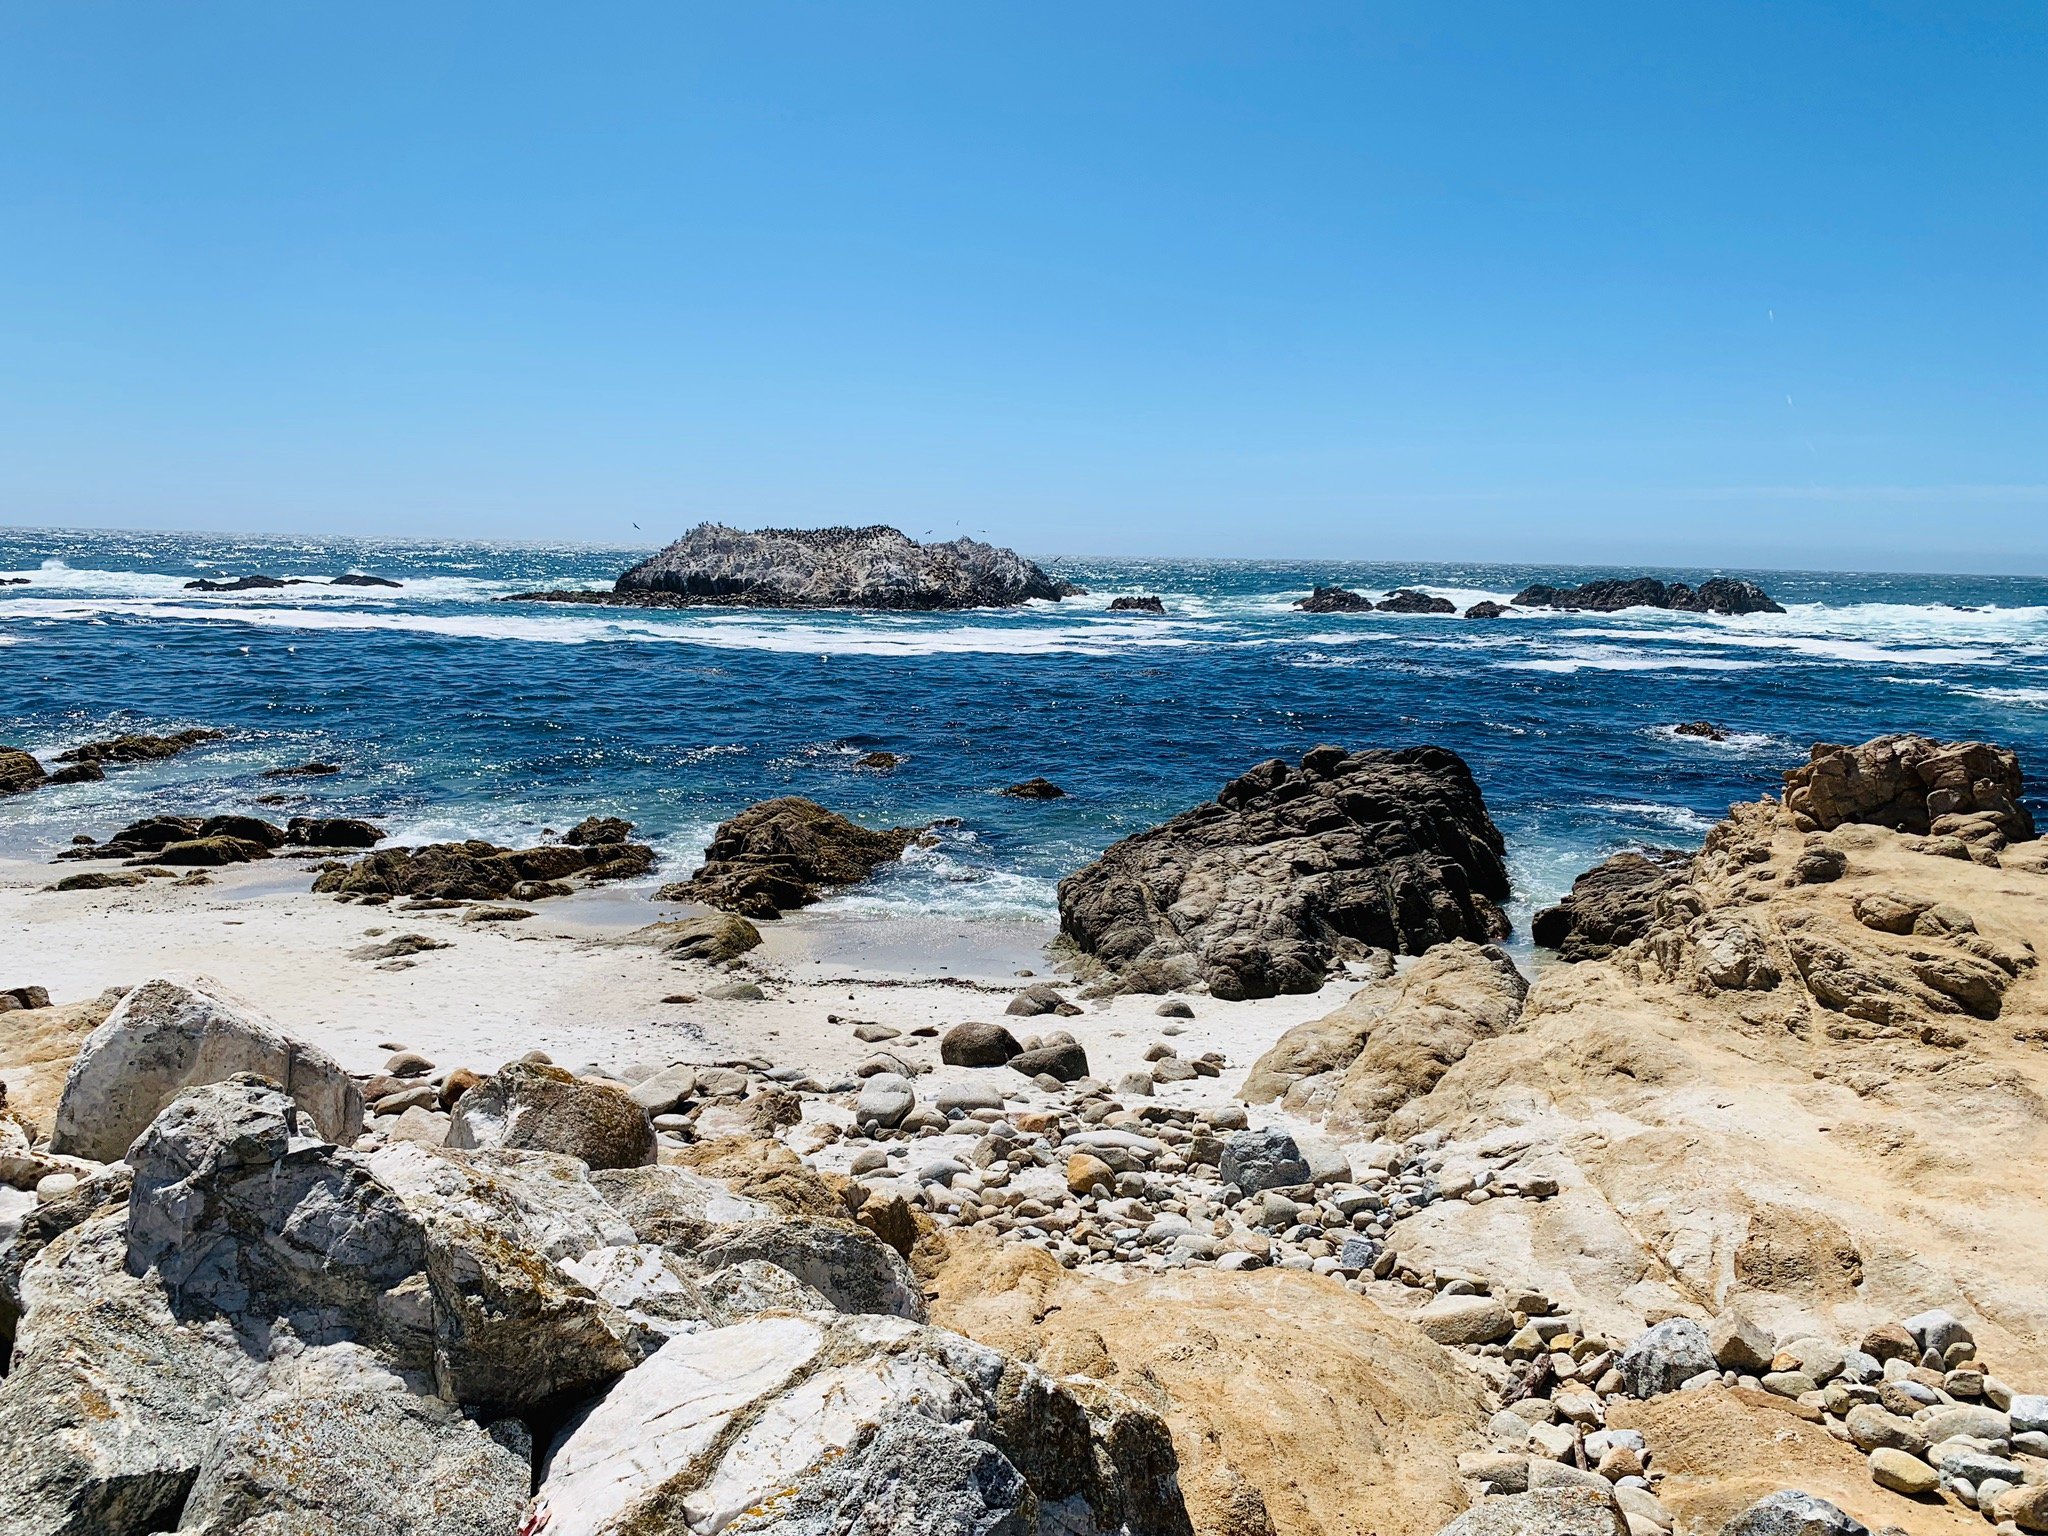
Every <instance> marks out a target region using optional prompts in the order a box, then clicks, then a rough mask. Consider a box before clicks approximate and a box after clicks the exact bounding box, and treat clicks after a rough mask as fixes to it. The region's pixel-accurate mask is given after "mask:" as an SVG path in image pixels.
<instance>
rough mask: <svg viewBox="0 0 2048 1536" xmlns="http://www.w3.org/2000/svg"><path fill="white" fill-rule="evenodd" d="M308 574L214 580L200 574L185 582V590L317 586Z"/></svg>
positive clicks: (220, 590) (241, 589) (253, 589)
mask: <svg viewBox="0 0 2048 1536" xmlns="http://www.w3.org/2000/svg"><path fill="white" fill-rule="evenodd" d="M318 585H319V583H318V582H316V581H314V580H313V578H312V577H310V576H236V577H232V578H230V579H228V580H225V581H215V580H212V579H211V578H209V577H205V576H202V577H200V578H199V580H197V581H188V582H186V583H185V590H186V591H187V592H262V591H267V590H269V589H270V588H272V587H312V586H318Z"/></svg>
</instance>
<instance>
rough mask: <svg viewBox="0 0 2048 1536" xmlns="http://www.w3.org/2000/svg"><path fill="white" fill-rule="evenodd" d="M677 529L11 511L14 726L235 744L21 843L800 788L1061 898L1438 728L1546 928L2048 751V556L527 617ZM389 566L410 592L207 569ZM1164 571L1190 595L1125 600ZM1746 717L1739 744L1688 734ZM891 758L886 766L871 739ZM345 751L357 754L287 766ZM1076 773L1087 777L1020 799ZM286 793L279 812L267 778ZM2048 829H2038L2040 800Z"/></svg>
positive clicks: (1324, 564)
mask: <svg viewBox="0 0 2048 1536" xmlns="http://www.w3.org/2000/svg"><path fill="white" fill-rule="evenodd" d="M647 552H648V551H647V550H645V549H607V548H592V547H588V546H580V545H571V544H559V545H547V544H489V543H467V542H457V541H430V540H429V541H398V540H344V539H295V538H248V537H237V536H223V535H201V534H144V533H97V532H63V531H58V532H48V531H35V530H18V531H17V530H0V576H15V577H26V578H27V585H22V586H13V585H10V586H0V743H5V744H7V745H14V746H21V747H26V748H28V749H29V750H31V751H34V752H37V753H40V754H44V755H49V754H54V753H55V752H57V751H60V750H62V749H63V748H65V747H67V746H71V745H75V744H77V743H78V742H81V741H85V740H90V739H94V738H98V737H104V736H107V735H111V734H115V733H118V732H122V731H139V730H148V731H164V730H168V729H172V728H177V727H183V726H192V725H205V726H214V727H219V728H222V729H224V730H226V731H227V732H228V733H229V735H228V737H227V739H225V740H222V741H219V742H215V743H211V744H209V745H207V746H204V747H201V748H199V749H197V750H194V751H192V752H190V753H187V754H186V755H184V756H182V757H179V758H177V759H174V760H172V761H169V762H165V763H160V764H153V765H143V766H138V767H132V768H125V769H114V770H111V771H110V772H109V774H108V777H107V780H106V782H104V783H101V784H89V785H78V786H66V787H61V788H54V789H45V790H39V791H37V792H35V793H32V794H27V795H21V796H16V797H13V798H11V799H7V800H0V853H6V854H12V855H16V856H19V855H24V854H28V855H44V856H46V855H48V854H50V853H52V852H54V851H55V850H56V849H57V848H59V847H61V846H62V845H64V844H65V843H67V842H68V841H69V840H70V838H71V836H72V835H73V834H74V833H77V832H81V831H83V832H90V833H92V834H94V835H95V836H104V835H105V834H106V833H108V832H110V831H112V830H114V829H115V828H117V827H119V826H121V825H123V824H124V823H126V822H128V821H131V820H133V819H135V818H137V817H140V816H143V815H146V814H150V813H153V812H163V811H174V810H175V811H197V812H202V813H211V812H216V811H230V810H234V811H255V812H258V813H263V814H269V815H272V816H274V817H277V816H283V815H287V814H299V813H306V812H317V813H320V814H331V815H359V816H367V817H371V818H373V819H375V820H377V821H378V822H380V823H381V824H383V825H384V826H386V827H387V828H388V829H389V830H390V832H391V833H392V835H393V836H394V837H396V838H399V839H401V840H404V841H422V840H429V839H440V838H454V837H469V836H476V837H485V838H490V839H492V840H494V841H499V842H508V843H521V844H524V843H528V842H531V841H534V840H536V839H537V838H538V837H539V836H540V834H541V832H542V830H543V829H544V828H557V829H559V828H563V827H566V826H568V825H569V824H570V823H571V822H573V821H575V820H577V819H578V818H580V817H582V816H584V815H588V814H592V813H602V814H609V815H618V816H624V817H626V818H628V819H630V820H632V821H633V822H635V823H637V824H638V826H639V827H640V829H641V832H642V834H643V835H644V836H646V837H647V838H648V839H649V840H650V841H652V842H653V843H654V844H655V845H656V846H657V848H659V849H660V850H661V851H662V854H663V866H662V870H661V877H662V878H663V879H675V878H680V877H681V876H682V875H684V874H687V873H688V872H689V871H690V870H691V869H692V868H694V866H695V863H696V855H697V854H698V852H699V851H700V850H701V848H702V846H703V844H704V841H705V839H706V837H707V836H708V834H709V832H710V830H711V828H712V827H713V826H714V825H715V824H716V823H717V822H718V821H720V820H722V819H723V818H725V817H728V816H730V815H732V814H734V813H735V812H737V811H738V810H740V809H742V808H743V807H745V806H746V805H748V804H750V803H752V802H754V801H756V800H761V799H764V798H767V797H769V796H772V795H781V794H801V795H808V796H810V797H812V798H814V799H816V800H818V801H821V802H822V803H824V804H825V805H827V806H830V807H831V808H833V809H834V810H838V811H841V812H843V813H845V814H847V815H849V816H852V817H854V818H855V819H857V820H860V821H862V822H866V823H869V824H872V825H878V826H881V825H910V824H920V825H921V824H924V823H927V822H934V821H937V822H940V823H942V825H941V826H940V827H939V830H938V837H937V841H936V844H935V846H933V847H930V848H927V849H918V850H914V851H913V852H912V854H911V855H910V856H909V857H908V858H906V859H905V861H904V862H903V864H902V865H901V866H900V867H899V868H897V869H894V870H892V871H890V872H888V873H886V874H885V875H883V876H882V877H880V878H878V879H877V880H875V881H874V882H872V883H871V884H870V885H868V886H866V887H864V888H862V889H860V890H857V891H854V892H851V893H848V894H845V895H842V896H839V897H836V898H834V899H832V900H831V901H830V902H828V903H827V904H826V906H825V908H824V910H829V911H837V912H842V913H847V914H855V915H859V914H922V915H941V916H946V917H949V918H959V919H969V920H971V919H975V918H984V917H985V918H1004V919H1014V918H1018V917H1029V918H1045V917H1048V916H1050V915H1051V914H1052V913H1053V912H1054V911H1055V905H1054V886H1055V884H1056V882H1057V881H1058V880H1059V878H1060V877H1061V876H1062V875H1064V874H1067V873H1069V872H1071V871H1072V870H1075V869H1078V868H1079V867H1081V866H1082V865H1083V864H1085V863H1087V862H1088V861H1089V859H1091V858H1092V857H1093V856H1094V855H1095V854H1096V853H1097V852H1098V851H1100V850H1101V849H1102V848H1103V847H1104V846H1106V845H1107V844H1109V843H1111V842H1113V841H1115V840H1116V839H1117V838H1119V837H1122V836H1125V835H1126V834H1128V833H1130V832H1133V831H1137V830H1139V829H1141V828H1143V827H1146V826H1149V825H1151V824H1153V823H1155V822H1158V821H1161V820H1164V819H1165V818H1166V817H1168V816H1171V815H1173V814H1174V813H1175V812H1177V811H1180V810H1182V809H1185V808H1186V807H1188V806H1191V805H1193V804H1196V803H1197V802H1199V801H1201V800H1204V799H1207V798H1209V797H1210V796H1212V795H1214V794H1215V793H1216V791H1217V789H1218V788H1219V787H1220V786H1221V785H1222V784H1223V783H1224V781H1225V780H1227V779H1229V778H1231V777H1233V776H1234V775H1236V774H1238V773H1240V772H1242V771H1243V770H1244V769H1245V768H1247V767H1249V766H1250V765H1252V764H1253V763H1256V762H1259V761H1261V760H1262V759H1265V758H1268V757H1274V756H1281V757H1289V758H1293V757H1298V756H1299V755H1300V754H1301V753H1302V752H1304V751H1306V750H1307V749H1308V748H1310V747H1312V746H1315V745H1317V744H1318V743H1321V742H1334V743H1337V744H1339V745H1342V746H1346V747H1367V746H1387V747H1391V746H1402V745H1408V744H1414V743H1420V742H1435V743H1439V744H1441V745H1443V746H1447V747H1450V748H1452V749H1453V750H1455V751H1457V752H1459V753H1461V754H1462V755H1463V756H1464V757H1465V758H1466V760H1467V761H1468V762H1470V763H1471V765H1472V769H1473V772H1474V773H1475V774H1476V775H1477V777H1478V780H1479V783H1480V786H1481V788H1482V789H1483V790H1484V792H1485V795H1486V801H1487V805H1488V806H1489V808H1490V809H1491V811H1492V813H1493V816H1494V819H1495V820H1496V821H1497V822H1498V823H1499V824H1500V827H1501V830H1502V831H1503V833H1504V834H1505V835H1506V838H1507V845H1508V855H1509V864H1510V867H1511V869H1512V871H1513V875H1514V880H1515V899H1514V901H1513V903H1512V904H1511V906H1510V908H1509V911H1510V915H1511V916H1513V917H1514V918H1515V919H1516V921H1517V925H1518V929H1521V930H1523V931H1526V924H1527V919H1528V915H1529V913H1530V911H1531V910H1532V909H1533V908H1535V907H1536V906H1539V905H1542V904H1544V903H1546V902H1548V901H1550V900H1552V899H1554V898H1555V897H1556V896H1557V895H1558V894H1559V893H1560V892H1562V891H1563V890H1564V889H1565V888H1567V887H1568V886H1569V885H1570V883H1571V879H1572V877H1573V876H1574V875H1575V874H1576V873H1578V872H1579V871H1580V870H1582V869H1584V868H1585V867H1587V866H1588V865H1590V864H1591V863H1593V862H1595V861H1596V860H1598V859H1599V858H1601V857H1603V856H1604V855H1606V854H1608V853H1610V852H1613V851H1615V850H1617V849H1620V848H1624V847H1631V846H1663V847H1693V846H1696V845H1697V844H1698V842H1699V840H1700V838H1701V836H1702V835H1703V834H1704V833H1705V832H1706V830H1707V828H1708V827H1709V826H1711V825H1712V824H1713V822H1714V821H1715V819H1716V818H1717V817H1719V816H1720V815H1721V814H1722V813H1723V811H1724V810H1725V809H1726V807H1727V806H1728V804H1729V803H1730V802H1731V801H1735V800H1741V799H1753V798H1755V797H1756V796H1757V795H1759V794H1761V793H1764V792H1766V791H1775V790H1776V789H1777V787H1778V785H1779V783H1780V777H1779V776H1780V774H1781V773H1782V771H1783V770H1784V769H1786V768H1788V767H1791V766H1793V765H1795V764H1797V763H1799V762H1802V761H1804V759H1805V756H1806V749H1807V747H1808V745H1809V744H1810V743H1812V742H1814V741H1857V740H1862V739H1863V738H1865V737H1868V736H1873V735H1877V734H1880V733H1882V732H1886V731H1921V732H1926V733H1928V734H1932V735H1936V736H1942V737H1977V738H1984V739H1988V740H1993V741H1998V742H2003V743H2006V744H2008V745H2011V746H2013V747H2016V748H2017V749H2019V751H2020V752H2021V754H2022V760H2023V762H2024V763H2026V764H2029V765H2032V766H2033V767H2034V770H2035V773H2036V775H2037V782H2038V775H2039V774H2041V773H2042V772H2043V771H2048V770H2044V769H2043V768H2042V767H2041V765H2043V764H2048V580H2041V579H2034V578H2017V577H2014V578H2007V577H1970V576H1907V575H1883V574H1875V575H1854V574H1822V573H1810V572H1763V571H1730V572H1728V573H1727V574H1731V575H1743V576H1752V577H1754V578H1756V579H1757V580H1759V581H1760V582H1761V583H1762V584H1763V585H1764V586H1765V588H1766V589H1767V590H1769V591H1770V592H1771V593H1772V595H1774V596H1775V597H1776V598H1777V599H1778V600H1779V601H1780V602H1781V603H1783V604H1784V605H1785V606H1786V608H1787V609H1788V610H1789V611H1788V612H1786V613H1784V614H1782V615H1763V614H1759V615H1750V616H1744V617H1728V618H1719V617H1712V616H1705V615H1697V614H1675V613H1665V612H1657V611H1651V610H1644V609H1636V610H1631V611H1628V612H1623V613H1616V614H1590V613H1576V614H1574V613H1536V612H1517V613H1515V614H1512V615H1510V616H1509V617H1507V618H1504V619H1500V620H1496V621H1491V622H1486V621H1468V620H1466V619H1463V618H1458V617H1437V616H1429V615H1416V616H1403V615H1394V614H1380V613H1371V614H1357V615H1348V614H1347V615H1326V616H1313V615H1308V614H1303V613H1299V612H1296V611H1295V610H1294V609H1293V608H1292V606H1291V604H1292V603H1293V602H1294V601H1295V600H1296V599H1298V598H1299V597H1301V596H1302V595H1304V594H1305V593H1306V592H1307V591H1308V590H1309V588H1310V587H1311V586H1313V585H1316V584H1319V583H1320V584H1336V585H1342V586H1347V587H1351V588H1353V589H1356V590H1360V591H1364V592H1367V593H1369V594H1372V595H1375V596H1377V595H1379V594H1381V593H1383V592H1385V591H1386V590H1388V589H1390V588H1393V587H1396V586H1415V587H1419V588H1421V589H1423V590H1424V591H1428V592H1432V593H1438V594H1441V595H1443V596H1446V597H1449V598H1450V599H1451V600H1452V601H1454V602H1455V603H1457V604H1458V606H1459V608H1460V609H1461V610H1462V609H1463V608H1464V607H1465V606H1466V605H1468V604H1470V603H1473V602H1476V601H1478V600H1479V599H1481V598H1483V597H1492V598H1496V599H1505V598H1506V597H1508V596H1510V595H1511V594H1512V593H1514V592H1515V591H1516V590H1518V589H1519V588H1520V587H1522V586H1523V585H1525V584H1526V583H1528V582H1530V581H1533V580H1544V581H1549V582H1553V583H1558V584H1562V583H1565V582H1577V581H1582V580H1586V579H1589V578H1592V577H1595V576H1607V575H1638V574H1648V575H1657V576H1662V577H1665V578H1666V579H1683V580H1688V581H1693V582H1697V581H1698V580H1700V579H1701V578H1702V577H1703V576H1706V575H1711V574H1714V573H1713V572H1707V571H1689V570H1656V569H1644V568H1639V567H1630V568H1627V569H1619V568H1596V567H1583V568H1576V567H1575V568H1559V567H1535V566H1495V565H1396V564H1358V563H1347V562H1339V561H1321V562H1287V563H1270V564H1263V563H1256V562H1240V561H1228V562H1226V561H1177V560H1142V561H1108V560H1101V561H1097V560H1060V561H1047V562H1044V563H1045V564H1046V565H1047V567H1048V569H1050V570H1052V571H1054V572H1055V574H1057V575H1060V576H1063V577H1065V578H1067V579H1069V580H1072V581H1076V582H1079V583H1080V584H1081V585H1083V586H1085V587H1087V588H1089V589H1090V592H1091V595H1090V596H1088V597H1085V598H1080V599H1074V600H1070V601H1067V602H1063V603H1060V604H1057V605H1053V604H1034V605H1032V606H1030V607H1028V608H1026V609H1022V610H1016V611H976V612H968V613H944V614H873V613H808V612H806V613H790V612H769V611H760V610H747V609H698V610H688V611H661V610H635V609H612V608H572V607H562V606H547V605H538V604H534V605H528V604H509V603H500V602H495V601H493V599H494V598H496V597H498V596H501V595H503V594H505V593H509V592H515V591H522V590H530V589H534V588H540V587H552V586H581V585H609V583H610V580H611V578H612V577H613V576H614V575H616V574H617V572H618V571H620V570H621V569H623V568H624V567H625V566H626V565H627V564H629V563H631V562H632V561H633V560H636V559H638V558H640V557H641V556H642V555H644V554H646V553H647ZM348 571H355V572H362V573H369V574H374V575H379V576H385V577H389V578H392V579H394V580H397V581H400V582H402V583H403V585H402V586H401V587H399V588H397V589H388V588H345V587H344V588H336V587H326V586H298V587H286V588H282V589H276V590H268V591H253V592H247V593H238V594H211V593H203V592H194V591H190V590H187V589H186V587H185V583H186V582H188V581H191V580H193V579H195V578H200V577H221V576H231V575H240V574H245V573H250V572H262V573H264V574H267V575H273V576H280V577H293V576H309V577H320V578H327V577H331V576H334V575H337V574H340V573H342V572H348ZM1136 594H1156V595H1158V596H1159V597H1161V598H1163V599H1164V600H1165V605H1166V608H1167V616H1166V617H1164V618H1159V617H1152V616H1148V615H1144V614H1133V613H1116V614H1112V613H1110V612H1108V611H1107V610H1108V604H1109V601H1110V599H1111V598H1113V597H1116V596H1119V595H1136ZM1696 719H1703V720H1708V721H1712V722H1713V723H1714V724H1716V725H1717V726H1719V727H1721V728H1722V729H1723V730H1724V731H1725V732H1726V733H1727V739H1726V740H1724V741H1719V742H1715V741H1708V740H1703V739H1700V738H1697V737H1688V736H1680V735H1678V734H1676V733H1675V732H1674V731H1673V730H1672V727H1673V726H1674V725H1676V724H1678V723H1679V722H1681V721H1688V720H1696ZM874 751H887V752H893V753H895V754H897V755H898V756H899V757H900V758H901V759H902V761H901V764H900V765H899V766H898V767H897V768H895V769H894V770H893V771H888V772H880V771H875V770H873V769H868V768H863V767H861V766H859V760H860V758H861V757H862V756H863V755H864V754H867V753H869V752H874ZM316 757H317V758H322V759H325V760H327V761H330V762H334V763H337V764H339V765H341V767H342V768H343V770H344V771H343V772H342V773H340V774H338V775H335V776H333V777H331V778H324V779H315V780H297V781H286V782H284V783H282V784H280V783H278V782H276V781H269V780H265V779H263V778H262V777H261V774H262V771H263V770H264V769H266V768H272V767H278V766H284V765H289V764H293V763H298V762H302V761H304V760H306V759H309V758H316ZM1034 776H1043V777H1046V778H1049V779H1051V780H1053V781H1054V782H1055V783H1057V784H1059V785H1061V786H1063V787H1064V788H1065V789H1066V790H1067V792H1068V795H1067V798H1065V799H1062V800H1054V801H1047V802H1035V801H1019V800H1013V799H1009V798H1006V797H1004V796H1002V795H1000V794H998V793H997V791H998V790H999V789H1001V788H1002V787H1003V786H1004V785H1007V784H1010V783H1012V782H1014V781H1017V780H1020V779H1025V778H1031V777H1034ZM280 790H283V791H287V792H289V793H290V794H291V795H293V796H294V797H295V798H294V801H293V803H291V804H290V805H288V806H283V807H268V808H266V807H263V806H259V805H257V804H256V803H255V797H256V796H257V795H259V794H263V793H270V792H277V791H280ZM2036 806H2037V810H2036V814H2037V815H2039V814H2041V811H2040V809H2039V806H2040V802H2039V801H2038V800H2036Z"/></svg>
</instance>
